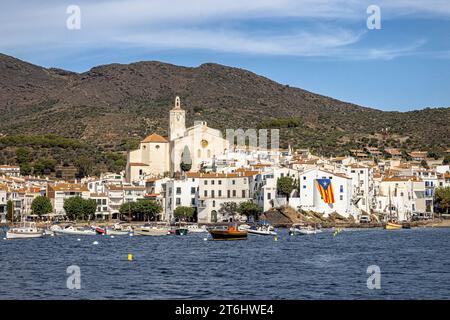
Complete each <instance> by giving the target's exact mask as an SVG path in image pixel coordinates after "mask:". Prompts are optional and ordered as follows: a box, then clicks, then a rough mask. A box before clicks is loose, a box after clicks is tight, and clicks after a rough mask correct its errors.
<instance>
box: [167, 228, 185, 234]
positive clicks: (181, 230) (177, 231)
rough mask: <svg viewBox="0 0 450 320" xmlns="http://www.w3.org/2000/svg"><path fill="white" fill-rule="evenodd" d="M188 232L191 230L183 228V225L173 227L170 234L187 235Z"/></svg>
mask: <svg viewBox="0 0 450 320" xmlns="http://www.w3.org/2000/svg"><path fill="white" fill-rule="evenodd" d="M188 232H189V230H188V229H187V228H181V227H178V228H173V229H170V230H169V233H170V234H174V235H177V236H185V235H187V234H188Z"/></svg>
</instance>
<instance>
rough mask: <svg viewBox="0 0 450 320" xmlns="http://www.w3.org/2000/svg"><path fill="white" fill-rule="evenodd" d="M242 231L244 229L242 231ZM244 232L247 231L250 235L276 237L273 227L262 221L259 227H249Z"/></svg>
mask: <svg viewBox="0 0 450 320" xmlns="http://www.w3.org/2000/svg"><path fill="white" fill-rule="evenodd" d="M240 230H242V229H240ZM243 231H247V232H248V233H249V234H254V235H259V236H276V235H277V233H276V232H275V230H274V228H273V226H271V225H270V224H269V222H267V221H260V222H258V224H257V225H255V226H251V227H247V228H245V229H244V230H243Z"/></svg>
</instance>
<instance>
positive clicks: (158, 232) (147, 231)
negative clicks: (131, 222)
mask: <svg viewBox="0 0 450 320" xmlns="http://www.w3.org/2000/svg"><path fill="white" fill-rule="evenodd" d="M134 234H135V235H137V236H166V235H168V234H170V231H169V230H168V229H164V228H158V227H142V228H138V229H135V230H134Z"/></svg>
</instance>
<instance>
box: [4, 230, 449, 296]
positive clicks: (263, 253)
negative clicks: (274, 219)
mask: <svg viewBox="0 0 450 320" xmlns="http://www.w3.org/2000/svg"><path fill="white" fill-rule="evenodd" d="M277 231H278V236H277V237H274V236H249V238H248V240H246V241H213V240H211V238H210V236H209V235H208V233H202V234H188V235H185V236H176V235H169V236H162V237H149V236H115V237H110V236H102V235H95V236H53V237H51V236H47V237H44V238H39V239H20V240H19V239H16V240H5V239H4V238H5V230H1V232H0V299H39V300H41V299H48V300H54V299H120V300H126V299H130V300H136V299H233V300H239V299H246V300H248V299H249V300H261V299H350V300H355V299H449V298H450V229H447V228H420V229H409V230H408V229H402V230H395V231H387V230H383V229H348V230H344V231H342V232H340V233H336V232H334V231H333V230H329V231H327V230H324V231H323V232H322V233H320V234H316V235H304V236H289V234H288V231H287V230H285V229H280V230H277Z"/></svg>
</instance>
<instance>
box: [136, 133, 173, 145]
mask: <svg viewBox="0 0 450 320" xmlns="http://www.w3.org/2000/svg"><path fill="white" fill-rule="evenodd" d="M141 142H145V143H146V142H156V143H168V142H169V141H167V139H166V138H164V137H163V136H160V135H159V134H156V133H152V134H151V135H149V136H147V137H146V138H145V139H144V140H142V141H141Z"/></svg>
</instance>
